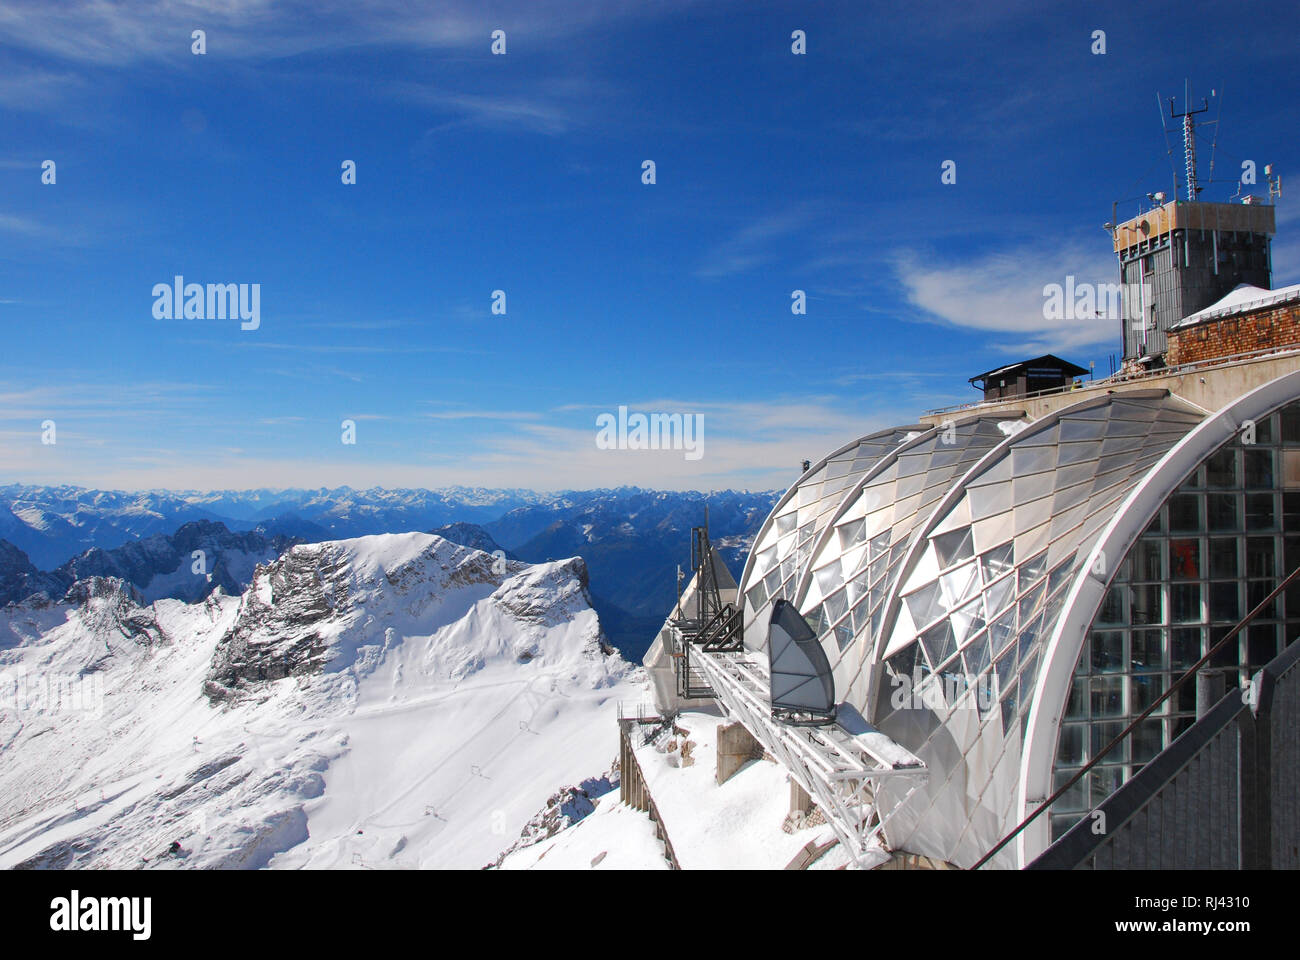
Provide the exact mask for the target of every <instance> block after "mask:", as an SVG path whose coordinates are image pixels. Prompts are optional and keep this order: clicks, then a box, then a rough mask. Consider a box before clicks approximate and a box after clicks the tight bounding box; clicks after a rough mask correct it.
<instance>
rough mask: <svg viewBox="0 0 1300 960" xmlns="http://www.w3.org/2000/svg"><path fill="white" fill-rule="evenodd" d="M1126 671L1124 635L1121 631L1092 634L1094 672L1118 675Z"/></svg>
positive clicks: (1095, 632)
mask: <svg viewBox="0 0 1300 960" xmlns="http://www.w3.org/2000/svg"><path fill="white" fill-rule="evenodd" d="M1123 669H1124V634H1123V633H1122V632H1121V631H1119V630H1107V631H1094V632H1093V634H1092V672H1093V673H1118V672H1119V671H1120V670H1123Z"/></svg>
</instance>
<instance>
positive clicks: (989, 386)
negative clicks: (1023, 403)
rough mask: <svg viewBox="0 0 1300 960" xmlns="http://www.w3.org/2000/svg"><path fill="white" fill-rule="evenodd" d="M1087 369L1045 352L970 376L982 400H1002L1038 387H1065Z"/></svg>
mask: <svg viewBox="0 0 1300 960" xmlns="http://www.w3.org/2000/svg"><path fill="white" fill-rule="evenodd" d="M1087 372H1088V371H1087V370H1085V369H1084V368H1083V367H1080V366H1076V365H1075V364H1073V363H1070V361H1068V360H1062V359H1061V358H1060V357H1057V356H1053V355H1052V354H1050V353H1049V354H1046V355H1045V356H1041V357H1037V358H1035V359H1033V360H1022V361H1020V363H1013V364H1010V365H1008V366H1005V367H998V368H997V369H996V370H989V371H987V372H986V373H980V374H976V375H975V376H973V377H971V378H970V382H971V385H972V386H973V387H974V388H975V389H976V390H983V391H984V399H985V400H1004V399H1007V398H1009V397H1023V396H1025V395H1026V394H1029V393H1037V392H1038V391H1040V390H1056V389H1059V388H1061V387H1067V386H1069V385H1070V383H1072V382H1073V380H1074V378H1075V377H1081V376H1083V375H1084V374H1086V373H1087Z"/></svg>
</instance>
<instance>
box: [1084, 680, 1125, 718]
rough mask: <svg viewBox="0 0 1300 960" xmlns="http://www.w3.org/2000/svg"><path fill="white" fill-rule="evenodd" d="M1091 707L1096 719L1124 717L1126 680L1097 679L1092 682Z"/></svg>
mask: <svg viewBox="0 0 1300 960" xmlns="http://www.w3.org/2000/svg"><path fill="white" fill-rule="evenodd" d="M1091 683H1092V688H1091V689H1092V696H1091V697H1090V698H1089V707H1090V709H1091V710H1092V715H1093V717H1094V718H1096V717H1121V716H1123V715H1124V680H1123V678H1122V677H1097V678H1095V679H1093V680H1092V681H1091Z"/></svg>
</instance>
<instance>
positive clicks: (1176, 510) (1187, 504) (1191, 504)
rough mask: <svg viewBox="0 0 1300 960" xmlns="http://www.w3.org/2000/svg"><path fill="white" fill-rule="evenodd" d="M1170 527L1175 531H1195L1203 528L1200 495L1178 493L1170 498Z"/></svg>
mask: <svg viewBox="0 0 1300 960" xmlns="http://www.w3.org/2000/svg"><path fill="white" fill-rule="evenodd" d="M1169 529H1170V530H1171V531H1172V532H1175V533H1195V532H1197V531H1199V530H1200V529H1201V509H1200V497H1199V496H1197V495H1196V494H1194V493H1176V494H1174V495H1173V496H1172V497H1170V498H1169Z"/></svg>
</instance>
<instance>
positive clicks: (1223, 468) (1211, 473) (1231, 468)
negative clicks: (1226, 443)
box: [1205, 447, 1237, 489]
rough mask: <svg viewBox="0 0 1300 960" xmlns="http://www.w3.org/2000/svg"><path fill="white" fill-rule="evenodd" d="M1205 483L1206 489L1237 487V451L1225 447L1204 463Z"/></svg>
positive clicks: (1233, 448)
mask: <svg viewBox="0 0 1300 960" xmlns="http://www.w3.org/2000/svg"><path fill="white" fill-rule="evenodd" d="M1205 483H1206V486H1208V487H1219V488H1220V489H1222V488H1224V487H1235V486H1236V485H1237V451H1236V448H1235V447H1225V448H1224V449H1222V450H1220V451H1219V452H1218V453H1215V454H1213V455H1212V456H1211V457H1210V459H1208V460H1207V461H1205Z"/></svg>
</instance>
